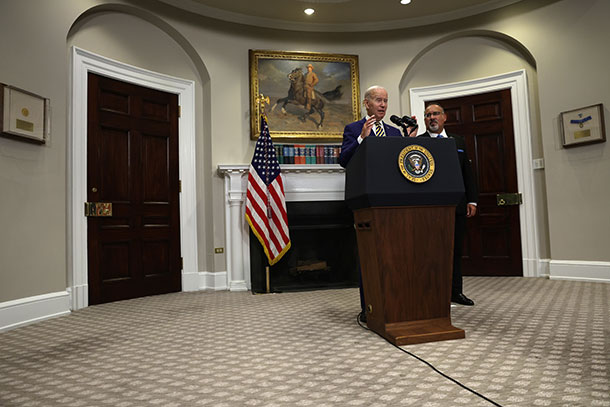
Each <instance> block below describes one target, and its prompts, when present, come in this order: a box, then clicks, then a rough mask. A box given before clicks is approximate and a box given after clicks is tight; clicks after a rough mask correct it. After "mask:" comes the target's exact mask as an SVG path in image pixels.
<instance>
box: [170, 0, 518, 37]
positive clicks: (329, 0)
mask: <svg viewBox="0 0 610 407" xmlns="http://www.w3.org/2000/svg"><path fill="white" fill-rule="evenodd" d="M161 1H163V2H164V3H167V4H170V5H172V6H175V7H179V8H181V9H183V10H187V11H190V12H193V13H197V14H201V15H204V16H207V17H212V18H215V19H219V20H224V21H229V22H233V23H239V24H246V25H253V26H258V27H267V28H276V29H284V30H293V31H323V32H358V31H383V30H392V29H399V28H407V27H417V26H422V25H429V24H435V23H441V22H445V21H450V20H455V19H459V18H463V17H468V16H472V15H475V14H480V13H484V12H487V11H491V10H495V9H498V8H501V7H504V6H507V5H510V4H513V3H517V2H518V1H522V0H432V1H430V0H412V2H411V4H408V5H402V4H400V0H376V1H371V0H161ZM306 8H313V9H315V10H316V12H315V13H314V14H313V15H311V16H307V15H305V13H304V12H303V10H304V9H306Z"/></svg>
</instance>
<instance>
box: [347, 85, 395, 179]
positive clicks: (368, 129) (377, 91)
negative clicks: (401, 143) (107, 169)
mask: <svg viewBox="0 0 610 407" xmlns="http://www.w3.org/2000/svg"><path fill="white" fill-rule="evenodd" d="M363 103H364V107H365V108H366V117H365V118H363V119H361V120H358V121H357V122H353V123H350V124H348V125H347V126H345V130H343V144H342V145H341V154H339V164H341V166H342V167H343V168H345V166H347V163H348V162H349V160H350V158H352V156H353V155H354V153H355V152H356V149H357V148H358V146H359V145H360V143H362V140H364V139H365V138H366V137H368V136H373V137H385V136H388V137H402V134H401V132H400V130H398V129H397V128H396V127H394V126H390V125H388V124H385V123H384V122H383V118H384V117H385V114H386V109H387V108H388V92H387V91H386V90H385V89H384V88H382V87H381V86H371V87H370V88H368V89H367V90H366V92H364V101H363Z"/></svg>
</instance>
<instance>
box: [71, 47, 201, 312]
mask: <svg viewBox="0 0 610 407" xmlns="http://www.w3.org/2000/svg"><path fill="white" fill-rule="evenodd" d="M89 72H93V73H96V74H100V75H103V76H106V77H109V78H112V79H117V80H120V81H123V82H129V83H133V84H136V85H139V86H144V87H147V88H152V89H157V90H161V91H164V92H168V93H174V94H177V95H178V104H179V105H180V106H181V116H180V117H179V118H178V134H179V138H178V140H179V141H178V142H179V146H178V148H179V157H180V160H179V165H180V168H179V174H180V175H179V176H180V180H181V181H182V192H181V193H180V249H181V255H182V257H183V259H184V268H183V270H182V290H183V291H195V290H197V289H198V288H199V284H198V270H197V196H196V192H195V185H196V184H195V176H196V172H195V83H194V82H193V81H191V80H186V79H180V78H175V77H172V76H168V75H164V74H160V73H156V72H152V71H148V70H146V69H142V68H138V67H135V66H131V65H127V64H124V63H122V62H118V61H115V60H112V59H110V58H106V57H103V56H100V55H96V54H94V53H92V52H89V51H85V50H83V49H80V48H77V47H72V78H71V79H72V80H71V85H72V89H71V94H70V96H71V101H70V106H71V110H70V133H69V140H68V213H67V217H68V291H69V292H70V294H71V304H72V309H73V310H75V309H79V308H84V307H86V306H88V305H89V295H88V290H89V286H88V270H87V218H85V216H84V202H85V201H86V200H87V74H88V73H89Z"/></svg>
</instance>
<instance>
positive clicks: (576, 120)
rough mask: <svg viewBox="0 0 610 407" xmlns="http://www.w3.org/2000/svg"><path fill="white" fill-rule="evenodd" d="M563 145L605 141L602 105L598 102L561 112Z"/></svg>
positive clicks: (574, 145)
mask: <svg viewBox="0 0 610 407" xmlns="http://www.w3.org/2000/svg"><path fill="white" fill-rule="evenodd" d="M561 129H562V138H563V147H565V148H569V147H576V146H582V145H586V144H594V143H603V142H605V141H606V131H605V126H604V106H603V105H602V104H601V103H600V104H597V105H593V106H587V107H582V108H580V109H574V110H570V111H567V112H562V113H561Z"/></svg>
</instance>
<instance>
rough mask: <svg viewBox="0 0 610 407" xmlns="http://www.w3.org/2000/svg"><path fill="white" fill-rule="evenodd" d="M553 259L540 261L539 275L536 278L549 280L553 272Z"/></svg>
mask: <svg viewBox="0 0 610 407" xmlns="http://www.w3.org/2000/svg"><path fill="white" fill-rule="evenodd" d="M550 267H551V259H540V260H538V275H536V277H546V278H549V276H550V274H551V271H550Z"/></svg>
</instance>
